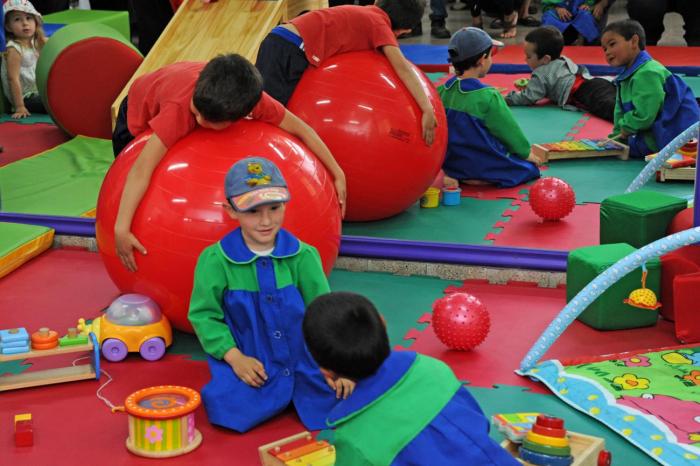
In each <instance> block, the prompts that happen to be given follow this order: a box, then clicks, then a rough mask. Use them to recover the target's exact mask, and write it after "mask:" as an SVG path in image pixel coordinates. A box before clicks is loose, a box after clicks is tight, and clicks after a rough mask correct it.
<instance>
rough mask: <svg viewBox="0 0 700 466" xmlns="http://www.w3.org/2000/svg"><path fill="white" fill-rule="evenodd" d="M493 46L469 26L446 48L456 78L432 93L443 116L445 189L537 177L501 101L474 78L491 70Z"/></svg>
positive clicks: (533, 162)
mask: <svg viewBox="0 0 700 466" xmlns="http://www.w3.org/2000/svg"><path fill="white" fill-rule="evenodd" d="M496 44H498V43H496ZM493 45H494V42H493V41H492V39H491V37H490V36H489V35H488V34H487V33H486V32H484V31H483V30H481V29H478V28H474V27H469V28H463V29H461V30H459V31H457V32H456V33H455V35H453V36H452V39H450V43H449V45H448V52H449V54H450V58H449V59H448V61H450V62H451V63H452V66H454V68H455V73H456V75H457V76H455V77H453V78H451V79H449V80H448V81H447V82H446V83H445V84H444V85H442V86H440V87H439V88H438V92H439V93H440V98H441V99H442V103H443V104H444V105H445V110H446V112H447V135H448V140H447V154H446V156H445V161H444V163H443V165H442V168H443V170H444V171H445V181H444V184H445V186H446V187H452V186H457V184H458V183H459V181H463V182H465V183H468V184H486V183H494V184H496V185H498V186H499V187H510V186H515V185H518V184H521V183H525V182H526V181H530V180H533V179H535V178H539V176H540V171H539V170H538V168H537V164H539V160H538V159H537V158H536V157H535V156H534V155H531V154H530V143H529V142H528V140H527V138H526V137H525V135H524V134H523V131H522V130H521V129H520V126H518V123H517V122H516V121H515V119H514V118H513V114H512V113H511V111H510V109H509V108H508V106H507V105H506V102H505V100H503V97H502V96H501V94H500V93H499V92H498V91H497V90H496V89H494V88H493V87H491V86H487V85H485V84H482V83H481V82H480V81H479V79H478V78H483V77H484V76H486V73H488V71H489V69H490V68H491V48H492V46H493Z"/></svg>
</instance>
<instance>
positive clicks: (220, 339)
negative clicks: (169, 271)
mask: <svg viewBox="0 0 700 466" xmlns="http://www.w3.org/2000/svg"><path fill="white" fill-rule="evenodd" d="M218 247H219V245H218V243H217V244H215V245H213V246H210V247H208V248H206V249H205V250H204V251H202V254H201V255H200V256H199V260H198V261H197V267H196V268H195V271H194V286H193V288H192V297H191V298H190V310H189V314H188V318H189V319H190V322H191V323H192V327H194V331H195V333H196V334H197V338H199V342H200V343H201V344H202V348H204V351H206V352H207V353H208V354H210V355H212V356H213V357H215V358H216V359H223V357H224V355H225V354H226V352H227V351H228V350H230V349H231V348H233V347H235V346H236V342H235V341H234V339H233V335H232V334H231V330H230V329H229V328H228V325H226V322H224V309H223V302H224V292H225V291H226V289H227V288H228V286H227V280H226V271H225V269H224V267H225V265H224V263H223V260H224V259H223V258H222V257H221V256H220V255H219V253H218V250H217V248H218Z"/></svg>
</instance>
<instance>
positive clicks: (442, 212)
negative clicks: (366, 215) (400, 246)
mask: <svg viewBox="0 0 700 466" xmlns="http://www.w3.org/2000/svg"><path fill="white" fill-rule="evenodd" d="M511 202H512V199H497V200H481V199H474V198H469V197H463V198H462V203H461V204H460V205H459V206H451V207H445V206H442V205H441V206H440V207H437V208H434V209H422V208H420V207H419V206H418V203H416V204H414V205H413V206H412V207H410V208H409V209H408V210H406V211H405V212H402V213H400V214H399V215H396V216H394V217H391V218H388V219H384V220H378V221H376V222H346V223H343V234H344V235H353V236H372V237H375V238H391V239H403V240H412V241H436V242H442V243H461V244H491V242H490V241H489V240H486V239H484V237H485V236H486V235H487V234H489V233H491V231H492V229H493V225H494V224H495V223H496V222H498V221H501V220H503V219H502V218H501V215H502V214H503V212H504V211H505V210H506V209H507V208H508V206H509V205H510V203H511Z"/></svg>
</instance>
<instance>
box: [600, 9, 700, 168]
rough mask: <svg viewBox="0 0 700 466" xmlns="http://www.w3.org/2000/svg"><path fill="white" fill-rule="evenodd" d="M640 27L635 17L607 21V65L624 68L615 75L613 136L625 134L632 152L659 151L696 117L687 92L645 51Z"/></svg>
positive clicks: (640, 154) (698, 114) (641, 154)
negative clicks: (611, 21)
mask: <svg viewBox="0 0 700 466" xmlns="http://www.w3.org/2000/svg"><path fill="white" fill-rule="evenodd" d="M645 43H646V42H645V36H644V29H643V28H642V26H641V24H639V23H638V22H637V21H634V20H624V21H618V22H615V23H611V24H609V25H608V26H607V27H606V28H605V29H604V30H603V38H602V45H603V51H604V52H605V59H606V60H607V61H608V63H609V64H610V66H618V67H620V66H621V67H624V68H625V69H624V70H623V71H622V73H621V74H620V75H618V76H617V77H616V78H615V83H616V84H617V100H616V104H615V127H614V128H613V133H612V134H611V135H610V137H611V138H613V139H626V140H627V144H628V145H629V146H630V155H631V156H632V157H644V156H646V155H648V154H651V153H654V152H658V151H659V150H661V149H662V148H663V147H665V146H666V145H667V144H668V143H669V142H671V141H672V140H673V139H674V138H675V137H676V136H678V135H679V134H680V133H682V132H683V131H685V130H686V129H688V127H690V126H691V125H692V124H695V123H697V122H698V119H700V109H698V103H697V102H696V101H695V98H694V97H693V93H692V91H691V90H690V89H689V88H688V86H687V85H686V84H685V82H683V80H682V79H680V78H679V77H678V76H676V75H674V74H671V72H670V71H668V70H667V69H666V67H664V66H663V65H662V64H661V63H659V62H657V61H656V60H653V59H652V58H651V55H649V54H648V53H647V52H646V51H645V50H644V48H645Z"/></svg>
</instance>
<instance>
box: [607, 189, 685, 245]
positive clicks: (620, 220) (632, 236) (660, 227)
mask: <svg viewBox="0 0 700 466" xmlns="http://www.w3.org/2000/svg"><path fill="white" fill-rule="evenodd" d="M687 206H688V201H687V200H685V199H681V198H679V197H675V196H670V195H668V194H663V193H659V192H656V191H645V190H640V191H635V192H632V193H625V194H620V195H617V196H611V197H609V198H607V199H605V200H604V201H603V203H602V204H601V206H600V244H612V243H627V244H630V245H632V246H634V247H636V248H641V247H642V246H646V245H647V244H649V243H651V242H653V241H655V240H657V239H659V238H662V237H664V236H666V228H667V227H668V225H669V223H670V222H671V220H672V219H673V217H674V216H675V215H676V214H677V213H678V212H680V211H681V210H683V209H685V208H686V207H687Z"/></svg>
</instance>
